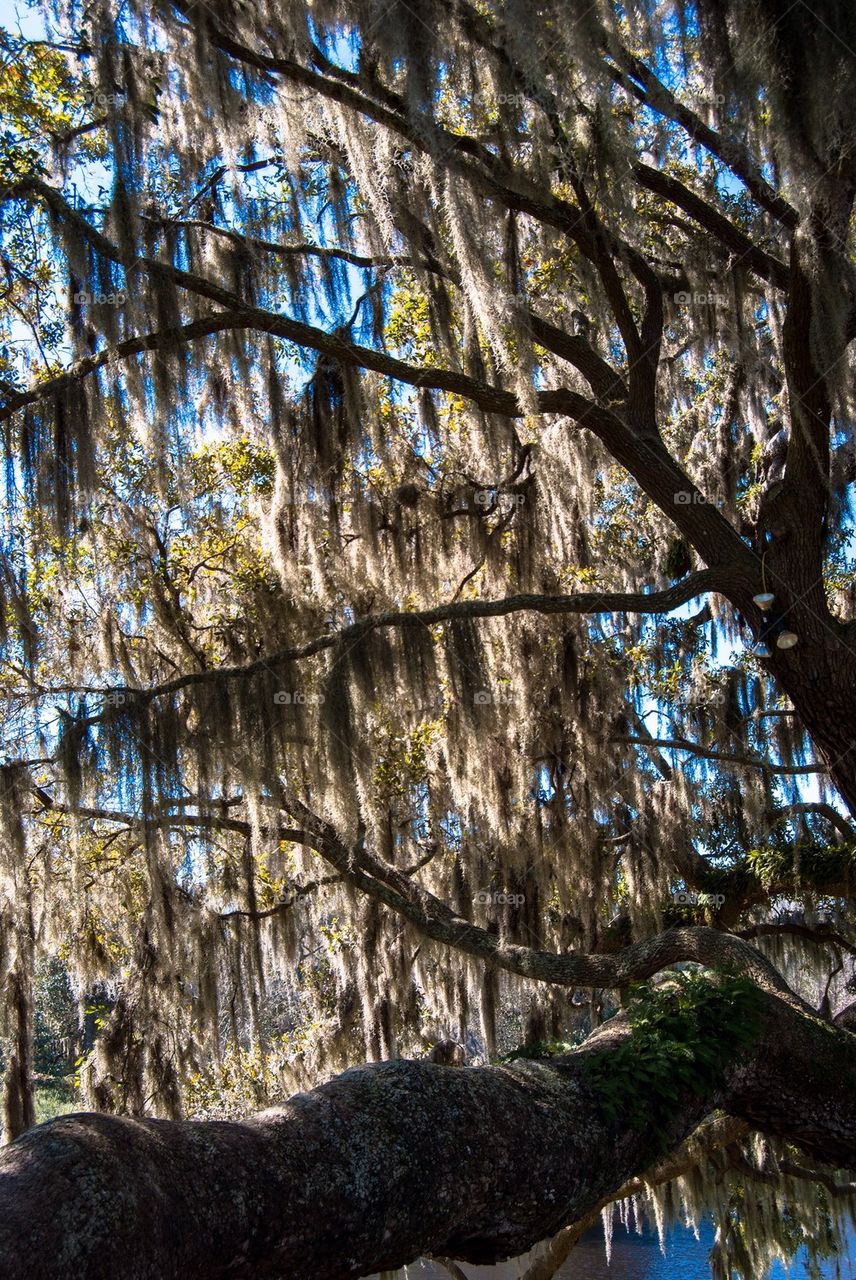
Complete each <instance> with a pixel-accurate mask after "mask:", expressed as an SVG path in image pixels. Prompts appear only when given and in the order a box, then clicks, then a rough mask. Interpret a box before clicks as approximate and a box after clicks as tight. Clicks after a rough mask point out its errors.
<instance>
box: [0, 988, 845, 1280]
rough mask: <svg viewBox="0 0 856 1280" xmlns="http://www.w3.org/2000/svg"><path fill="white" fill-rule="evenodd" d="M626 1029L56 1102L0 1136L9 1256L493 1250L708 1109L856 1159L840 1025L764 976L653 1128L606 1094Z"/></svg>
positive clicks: (393, 1262) (324, 1258) (302, 1279)
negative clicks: (253, 1092) (118, 1106)
mask: <svg viewBox="0 0 856 1280" xmlns="http://www.w3.org/2000/svg"><path fill="white" fill-rule="evenodd" d="M631 1035H632V1031H631V1029H630V1027H629V1026H628V1024H627V1023H626V1022H624V1021H623V1019H622V1018H619V1019H617V1020H616V1021H615V1022H614V1023H611V1024H608V1025H607V1027H606V1028H604V1029H603V1031H602V1032H601V1033H600V1034H599V1035H598V1036H596V1037H593V1038H592V1039H591V1040H590V1041H589V1042H587V1043H586V1044H585V1045H583V1046H582V1048H581V1049H579V1050H577V1051H576V1052H574V1053H573V1054H570V1055H568V1056H567V1057H565V1058H563V1059H559V1060H556V1061H555V1062H554V1063H547V1062H527V1063H516V1064H514V1065H513V1066H507V1067H488V1068H458V1067H442V1066H437V1065H435V1064H434V1063H430V1062H406V1061H394V1062H387V1063H383V1064H380V1065H378V1066H373V1067H363V1068H358V1069H354V1070H351V1071H348V1072H346V1073H345V1074H344V1075H343V1076H340V1077H339V1078H337V1079H336V1080H333V1081H331V1082H330V1083H328V1084H325V1085H322V1086H320V1088H317V1089H314V1090H313V1091H312V1092H311V1093H306V1094H300V1095H298V1096H296V1097H295V1098H292V1099H291V1100H290V1101H289V1102H287V1103H285V1104H284V1105H283V1106H281V1107H277V1108H274V1109H272V1110H271V1111H268V1112H264V1113H262V1114H261V1115H259V1116H256V1117H253V1118H252V1119H250V1120H248V1121H244V1122H241V1123H230V1122H220V1123H207V1124H206V1123H183V1124H182V1123H174V1122H170V1121H157V1120H130V1119H122V1118H120V1117H115V1116H105V1115H88V1116H72V1117H63V1118H60V1119H58V1120H54V1121H52V1122H50V1123H49V1124H47V1125H43V1126H40V1127H38V1128H36V1129H33V1130H31V1131H30V1132H29V1133H27V1134H25V1135H24V1136H23V1137H22V1138H20V1139H19V1140H18V1141H17V1142H16V1143H14V1144H12V1145H11V1146H9V1147H6V1148H5V1149H4V1150H3V1152H2V1153H0V1257H2V1259H3V1264H4V1267H5V1271H6V1274H8V1275H9V1276H10V1277H11V1276H13V1275H14V1276H17V1275H24V1274H26V1275H28V1276H29V1277H30V1278H31V1280H72V1277H74V1278H75V1280H76V1277H78V1276H81V1275H85V1276H86V1277H87V1280H108V1278H109V1280H115V1278H116V1277H117V1276H122V1277H123V1280H142V1277H149V1276H151V1275H159V1276H163V1277H164V1278H165V1280H172V1278H173V1277H178V1276H181V1277H183V1280H203V1278H204V1280H217V1278H218V1277H222V1278H223V1280H225V1277H227V1276H229V1277H234V1278H235V1280H240V1278H241V1277H246V1278H249V1277H251V1276H253V1277H256V1276H260V1275H288V1276H289V1277H292V1278H293V1280H309V1278H310V1277H311V1278H312V1280H346V1278H347V1277H358V1276H361V1275H365V1274H368V1273H369V1272H373V1271H383V1270H391V1269H393V1268H396V1267H399V1266H401V1265H404V1264H406V1263H408V1262H410V1261H412V1260H413V1259H414V1258H416V1257H417V1256H419V1255H420V1254H425V1253H432V1254H436V1255H440V1256H444V1257H451V1258H461V1259H464V1260H467V1261H470V1262H474V1263H487V1262H492V1261H496V1260H498V1259H500V1258H502V1257H507V1256H511V1255H514V1254H519V1253H521V1252H523V1251H524V1250H526V1249H528V1248H531V1247H532V1246H533V1245H534V1244H535V1243H536V1242H537V1241H539V1240H542V1239H544V1238H546V1237H549V1236H553V1235H555V1234H556V1232H557V1231H559V1230H561V1228H562V1227H564V1226H565V1225H567V1224H570V1223H575V1222H579V1221H580V1219H583V1218H585V1217H586V1216H587V1215H589V1214H590V1213H591V1212H592V1211H593V1210H594V1209H595V1208H596V1207H597V1206H598V1205H599V1204H600V1203H602V1202H603V1201H604V1199H605V1198H609V1197H611V1196H614V1195H615V1194H617V1193H618V1192H619V1191H620V1189H621V1188H622V1187H623V1186H625V1185H626V1184H627V1183H628V1181H629V1180H631V1179H632V1178H634V1177H640V1176H642V1175H643V1174H644V1172H645V1171H646V1170H647V1169H649V1168H650V1167H651V1166H652V1165H654V1164H655V1163H656V1161H657V1158H658V1151H659V1150H661V1149H662V1143H663V1141H664V1140H665V1141H666V1142H667V1143H668V1144H669V1145H670V1146H671V1147H676V1146H677V1145H678V1144H680V1143H681V1142H682V1141H683V1140H684V1139H686V1138H687V1137H689V1135H690V1134H692V1133H693V1131H694V1130H696V1129H697V1128H698V1126H699V1124H700V1123H701V1121H702V1120H703V1119H704V1117H705V1116H706V1115H707V1114H709V1112H710V1111H711V1110H713V1109H714V1108H717V1107H721V1108H723V1109H724V1110H726V1111H727V1112H728V1113H729V1114H730V1115H733V1116H735V1117H736V1118H737V1119H739V1120H742V1121H744V1122H745V1123H747V1124H749V1125H751V1126H753V1127H756V1128H761V1129H762V1130H763V1131H765V1132H767V1133H770V1134H773V1135H776V1136H782V1137H785V1138H787V1139H789V1140H791V1141H794V1142H796V1143H798V1144H799V1145H800V1146H801V1147H802V1148H803V1150H805V1151H806V1152H807V1153H808V1154H809V1155H810V1156H812V1157H813V1158H817V1159H822V1160H824V1161H827V1162H835V1163H838V1164H840V1165H841V1166H843V1167H846V1166H847V1165H848V1164H850V1163H852V1161H853V1160H854V1158H856V1090H854V1089H852V1088H851V1089H849V1090H847V1089H844V1090H843V1092H842V1081H845V1080H848V1079H849V1080H853V1079H856V1037H853V1036H851V1035H850V1034H849V1033H847V1032H844V1031H837V1030H834V1029H833V1028H830V1027H828V1026H824V1025H823V1024H821V1023H819V1022H818V1021H817V1020H816V1019H814V1018H809V1017H806V1016H804V1015H802V1014H801V1013H798V1012H796V1011H795V1010H794V1009H793V1008H792V1007H791V1006H790V1005H789V1004H787V1003H785V1002H784V1001H782V1000H780V999H778V998H776V997H774V996H764V995H759V998H758V1012H757V1030H756V1031H755V1033H754V1041H753V1043H752V1044H751V1047H750V1048H749V1049H748V1050H747V1049H746V1048H744V1049H743V1050H741V1051H738V1052H735V1053H734V1054H733V1055H731V1057H730V1058H729V1059H728V1061H727V1065H726V1067H725V1069H724V1073H723V1075H722V1078H721V1082H720V1083H719V1084H718V1085H714V1086H713V1087H711V1086H710V1085H708V1086H706V1087H705V1088H702V1089H700V1090H699V1091H692V1090H685V1091H684V1092H682V1093H681V1095H680V1096H679V1097H678V1099H677V1101H675V1102H673V1103H672V1104H671V1105H670V1106H669V1108H668V1109H667V1110H666V1111H665V1112H664V1114H666V1115H667V1116H668V1119H667V1120H666V1121H665V1124H664V1126H663V1125H661V1124H649V1125H643V1126H634V1125H629V1124H628V1123H627V1121H626V1120H624V1119H622V1118H620V1117H615V1118H610V1116H609V1112H608V1111H607V1110H606V1109H605V1107H604V1106H603V1105H602V1095H601V1088H602V1086H601V1085H600V1084H599V1083H598V1081H599V1080H601V1079H603V1078H604V1072H606V1073H608V1071H609V1067H610V1064H611V1063H612V1062H613V1061H617V1059H615V1058H614V1055H616V1054H619V1053H620V1051H621V1049H622V1046H625V1045H626V1043H627V1040H628V1037H630V1036H631ZM595 1063H596V1064H597V1065H598V1071H597V1072H596V1074H594V1075H592V1070H593V1067H594V1064H595ZM654 1088H655V1090H656V1086H654ZM664 1128H665V1131H664ZM331 1221H335V1224H336V1229H335V1230H334V1231H333V1230H331V1229H330V1223H331Z"/></svg>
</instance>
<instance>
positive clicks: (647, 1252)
mask: <svg viewBox="0 0 856 1280" xmlns="http://www.w3.org/2000/svg"><path fill="white" fill-rule="evenodd" d="M713 1234H714V1232H713V1227H712V1225H711V1224H710V1223H704V1224H703V1225H702V1227H701V1230H700V1233H699V1236H700V1238H699V1239H698V1240H697V1239H696V1238H695V1236H694V1235H693V1233H692V1232H691V1231H687V1230H683V1229H681V1228H677V1229H676V1230H674V1231H672V1232H670V1233H669V1234H668V1235H667V1237H666V1242H665V1245H666V1253H665V1256H664V1255H663V1253H661V1251H660V1245H659V1241H658V1239H657V1233H656V1232H655V1231H645V1232H644V1233H643V1234H642V1235H637V1234H636V1232H630V1233H629V1234H628V1233H626V1232H625V1231H624V1229H623V1228H622V1227H620V1226H619V1225H618V1223H617V1222H616V1226H615V1231H614V1234H613V1237H612V1255H611V1258H610V1261H609V1262H608V1263H607V1260H606V1252H605V1249H604V1243H603V1232H602V1230H601V1229H600V1227H594V1228H593V1229H592V1230H591V1231H589V1232H587V1233H586V1235H585V1236H584V1237H583V1239H582V1240H581V1241H580V1243H579V1244H578V1245H577V1247H576V1249H574V1251H573V1253H572V1254H571V1256H570V1257H569V1258H568V1260H567V1262H566V1263H565V1264H564V1266H563V1267H562V1268H561V1269H560V1270H559V1271H558V1272H557V1274H556V1280H706V1278H707V1277H709V1276H710V1268H709V1265H708V1254H709V1251H710V1246H711V1244H712V1242H713ZM462 1270H463V1271H464V1273H465V1275H466V1276H467V1277H468V1280H517V1277H518V1276H519V1275H520V1274H521V1273H522V1269H521V1267H520V1266H519V1264H518V1263H516V1262H506V1263H503V1264H502V1265H500V1266H496V1267H470V1266H466V1265H464V1266H463V1267H462ZM821 1277H822V1280H856V1234H854V1235H853V1236H851V1238H850V1241H849V1254H848V1256H846V1257H843V1258H838V1259H830V1260H828V1261H825V1262H822V1263H821V1264H820V1270H819V1272H812V1271H811V1270H810V1269H809V1267H808V1266H807V1265H806V1260H805V1258H799V1257H798V1258H797V1260H796V1261H795V1262H794V1263H793V1264H792V1265H791V1267H790V1269H789V1270H788V1269H786V1268H784V1267H781V1266H778V1265H777V1266H775V1267H774V1269H773V1271H772V1272H771V1274H770V1276H769V1277H768V1280H820V1278H821ZM373 1280H374V1278H373ZM396 1280H450V1277H449V1272H448V1271H446V1270H445V1268H443V1267H441V1266H439V1265H438V1264H436V1263H430V1262H424V1261H421V1262H418V1263H415V1264H414V1265H413V1266H410V1267H407V1268H405V1270H404V1271H401V1272H398V1273H397V1275H396Z"/></svg>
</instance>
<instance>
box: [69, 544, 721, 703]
mask: <svg viewBox="0 0 856 1280" xmlns="http://www.w3.org/2000/svg"><path fill="white" fill-rule="evenodd" d="M728 583H729V575H728V573H727V572H726V571H724V570H714V569H702V570H699V571H698V572H697V573H694V574H690V575H688V576H687V577H686V578H684V579H682V580H681V581H680V582H678V583H676V584H675V585H674V586H671V587H667V588H666V589H665V590H663V591H650V592H644V591H640V592H636V593H629V592H610V591H582V592H578V593H576V594H574V595H555V596H549V595H517V596H506V597H504V598H503V599H500V600H458V601H452V602H450V603H448V604H441V605H436V606H435V607H434V608H432V609H418V610H405V609H393V610H390V611H389V612H387V613H376V614H370V615H368V616H367V617H365V618H361V619H360V620H359V621H358V622H353V623H351V624H350V626H347V627H341V628H340V629H338V630H333V631H327V632H325V633H324V634H323V635H320V636H316V637H315V638H314V639H312V640H307V641H306V642H305V643H304V644H300V645H293V646H290V647H289V648H287V649H278V650H276V651H275V652H273V653H268V654H265V656H264V657H262V658H257V659H255V660H254V661H253V662H248V663H246V664H244V665H242V666H235V667H218V668H217V669H216V670H205V671H192V672H188V673H186V674H185V675H181V676H176V677H174V679H172V680H167V681H164V683H163V684H159V685H155V686H153V687H152V688H149V689H131V688H130V687H128V686H123V687H122V690H121V691H122V692H125V693H127V694H129V695H130V696H133V697H135V698H142V699H146V700H149V699H152V698H157V697H162V696H166V695H169V694H172V693H178V692H179V691H180V690H181V689H186V688H189V687H191V686H193V685H199V684H204V683H206V682H209V681H213V680H235V679H242V678H245V677H247V676H252V675H253V674H255V673H257V672H260V671H264V670H267V669H268V668H269V667H272V666H277V665H278V664H280V663H283V662H296V661H299V660H300V659H303V658H309V657H312V656H313V655H314V654H317V653H322V652H323V651H324V650H326V649H334V648H336V647H337V646H339V645H341V644H343V643H351V642H353V641H354V640H358V639H360V638H362V637H363V636H366V635H368V634H369V632H371V631H377V630H381V629H385V628H389V627H402V628H406V627H432V626H435V625H437V624H438V623H443V622H452V621H454V620H456V619H460V618H467V619H479V618H502V617H507V616H508V615H509V614H513V613H538V614H542V615H551V614H552V615H555V614H593V613H638V614H658V613H669V612H671V610H673V609H676V608H678V607H679V606H680V605H682V604H685V603H686V602H687V601H688V600H692V599H694V598H695V597H696V596H698V595H701V594H703V593H705V592H709V591H721V592H723V594H724V592H725V588H726V587H727V586H728ZM101 692H103V693H104V694H105V695H107V694H110V693H113V694H115V693H116V692H117V689H111V690H108V689H103V690H102V691H101ZM98 718H99V717H96V719H98ZM93 722H94V721H93Z"/></svg>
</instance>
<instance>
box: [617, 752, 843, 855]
mask: <svg viewBox="0 0 856 1280" xmlns="http://www.w3.org/2000/svg"><path fill="white" fill-rule="evenodd" d="M610 742H623V743H630V744H632V745H633V746H637V747H647V748H649V749H650V750H654V749H657V748H663V749H664V750H669V751H689V752H690V753H691V754H692V755H695V756H698V757H699V758H700V759H702V760H721V761H723V762H724V763H726V764H740V765H745V766H746V768H747V769H762V770H763V771H764V772H765V773H769V774H773V775H776V776H778V775H780V774H787V775H792V774H805V773H826V771H827V770H826V766H825V765H822V764H769V763H768V761H766V760H762V759H761V758H760V756H733V755H729V754H728V752H727V751H715V750H714V749H713V748H712V747H703V746H701V745H700V744H699V743H697V742H690V741H689V740H688V739H687V738H637V737H633V736H632V735H630V734H622V735H620V736H616V737H613V738H610ZM849 834H850V835H852V834H853V833H852V831H851V832H850V833H849Z"/></svg>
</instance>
